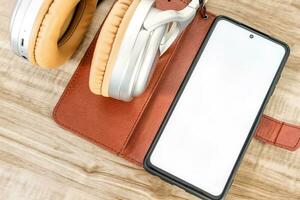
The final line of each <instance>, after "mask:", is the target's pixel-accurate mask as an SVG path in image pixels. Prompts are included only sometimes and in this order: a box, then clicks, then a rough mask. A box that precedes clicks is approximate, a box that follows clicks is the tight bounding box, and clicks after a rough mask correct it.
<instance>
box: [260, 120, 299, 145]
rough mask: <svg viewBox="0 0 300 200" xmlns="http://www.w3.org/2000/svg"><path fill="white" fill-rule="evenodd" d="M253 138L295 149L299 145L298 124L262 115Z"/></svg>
mask: <svg viewBox="0 0 300 200" xmlns="http://www.w3.org/2000/svg"><path fill="white" fill-rule="evenodd" d="M255 138H256V139H258V140H261V141H263V142H265V143H269V144H273V145H275V146H278V147H281V148H284V149H288V150H290V151H295V150H296V149H298V148H299V147H300V126H296V125H293V124H289V123H286V122H282V121H279V120H276V119H274V118H272V117H269V116H266V115H264V116H263V117H262V119H261V121H260V124H259V126H258V128H257V131H256V135H255Z"/></svg>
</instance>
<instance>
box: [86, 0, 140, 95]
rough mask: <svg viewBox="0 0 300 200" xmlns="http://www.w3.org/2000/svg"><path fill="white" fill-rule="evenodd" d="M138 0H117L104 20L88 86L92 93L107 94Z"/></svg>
mask: <svg viewBox="0 0 300 200" xmlns="http://www.w3.org/2000/svg"><path fill="white" fill-rule="evenodd" d="M139 3H140V0H118V1H117V2H116V3H115V5H114V6H113V8H112V10H111V12H110V14H109V15H108V17H107V19H106V20H105V22H104V24H103V26H102V29H101V32H100V34H99V38H98V41H97V44H96V48H95V51H94V57H93V61H92V66H91V71H90V80H89V86H90V90H91V91H92V92H93V93H94V94H98V95H103V96H107V97H108V96H109V95H108V85H109V80H110V77H111V74H112V70H113V66H114V63H115V60H116V58H117V56H118V52H119V49H120V47H121V44H122V39H123V38H124V35H125V32H126V29H127V27H128V25H129V22H130V20H131V18H132V16H133V15H134V12H135V10H136V8H137V6H138V4H139Z"/></svg>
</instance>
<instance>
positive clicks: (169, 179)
mask: <svg viewBox="0 0 300 200" xmlns="http://www.w3.org/2000/svg"><path fill="white" fill-rule="evenodd" d="M220 20H227V21H229V22H231V23H234V24H236V25H238V26H240V27H242V28H244V29H247V30H249V31H251V32H252V33H254V34H256V35H260V36H262V37H264V38H266V39H268V40H271V41H273V42H275V43H277V44H279V45H281V46H282V47H283V48H284V49H285V55H284V57H283V59H282V61H281V64H280V66H279V68H278V70H277V73H276V76H275V77H274V79H273V82H272V85H271V87H270V88H269V90H268V93H267V94H266V97H265V99H264V101H263V104H262V105H261V107H260V110H259V112H258V114H257V116H256V119H255V121H254V123H253V125H252V128H251V130H250V132H249V134H248V136H247V138H246V140H245V143H244V145H243V147H242V149H241V152H240V154H239V156H238V159H237V161H236V163H235V165H234V167H233V169H232V171H231V174H230V176H229V178H228V180H227V183H226V185H225V188H224V190H223V191H222V193H221V194H220V195H218V196H214V195H212V194H209V193H207V192H205V191H203V190H201V189H200V188H197V187H195V186H193V185H191V184H189V183H187V182H185V181H184V180H182V179H179V178H178V177H176V176H174V175H172V174H169V173H168V172H166V171H163V170H161V169H159V168H157V167H155V166H154V165H152V164H151V162H150V156H151V154H152V152H153V150H154V148H155V146H156V144H157V142H158V140H159V138H160V136H161V134H162V133H163V130H164V128H165V126H166V124H167V123H168V119H169V118H170V116H171V114H172V112H173V110H174V108H175V107H176V104H177V102H178V100H179V99H180V97H181V94H182V92H183V91H184V88H185V86H186V84H187V82H188V81H189V78H190V76H191V74H192V73H193V70H194V68H195V67H196V65H197V62H198V60H199V58H200V56H201V54H202V52H203V51H204V49H205V47H206V44H207V42H208V41H209V39H210V36H211V34H212V33H213V31H214V29H215V27H216V25H217V23H218V22H219V21H220ZM289 54H290V48H289V46H288V45H287V44H286V43H284V42H282V41H280V40H278V39H275V38H273V37H270V36H269V35H267V34H265V33H262V32H260V31H258V30H256V29H254V28H251V27H249V26H247V25H245V24H242V23H240V22H238V21H236V20H234V19H232V18H229V17H227V16H222V15H221V16H217V17H216V19H215V20H214V22H213V24H212V26H211V27H210V29H209V31H208V33H207V35H206V38H205V39H204V42H203V44H202V45H201V47H200V48H199V50H198V53H197V55H196V57H195V58H194V60H193V62H192V65H191V67H190V68H189V70H188V72H187V74H186V75H185V78H184V80H183V82H182V83H181V86H180V88H179V90H178V91H177V94H176V96H175V98H174V100H173V102H172V104H171V106H170V108H169V110H168V112H167V114H166V116H165V118H164V120H163V122H162V124H161V126H160V128H159V130H158V132H157V134H156V136H155V138H154V140H153V142H152V144H151V146H150V148H149V149H148V152H147V154H146V156H145V159H144V168H145V170H146V171H148V172H149V173H151V174H153V175H156V176H158V177H160V178H161V179H163V180H165V181H167V182H168V183H170V184H172V185H176V186H178V187H180V188H182V189H184V190H186V191H187V192H189V193H191V194H193V195H195V196H198V197H200V198H203V199H211V200H219V199H223V198H225V196H226V194H227V192H228V190H229V188H230V186H231V184H232V182H233V178H234V176H235V174H236V172H237V169H238V167H239V165H240V163H241V161H242V159H243V156H244V154H245V152H246V150H247V148H248V146H249V144H250V141H251V139H252V137H253V135H254V133H255V130H256V128H257V126H258V124H259V121H260V118H261V116H262V114H263V110H264V108H265V106H266V104H267V103H268V101H269V99H270V97H271V95H272V93H273V92H274V89H275V87H276V84H277V82H278V80H279V78H280V76H281V73H282V70H283V68H284V65H285V64H286V62H287V60H288V57H289Z"/></svg>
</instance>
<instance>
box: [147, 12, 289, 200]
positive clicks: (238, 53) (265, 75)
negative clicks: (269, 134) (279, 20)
mask: <svg viewBox="0 0 300 200" xmlns="http://www.w3.org/2000/svg"><path fill="white" fill-rule="evenodd" d="M288 55H289V47H288V46H287V45H286V44H285V43H283V42H281V41H279V40H276V39H274V38H272V37H270V36H268V35H266V34H264V33H261V32H259V31H257V30H254V29H253V28H250V27H248V26H246V25H244V24H241V23H239V22H237V21H235V20H233V19H230V18H228V17H225V16H219V17H217V18H216V19H215V21H214V23H213V25H212V27H211V28H210V31H209V33H208V35H207V36H206V39H205V41H204V43H203V45H202V47H201V48H200V50H199V52H198V54H197V56H196V58H195V59H194V61H193V64H192V66H191V67H190V69H189V71H188V73H187V75H186V77H185V79H184V81H183V83H182V85H181V87H180V89H179V91H178V92H177V95H176V97H175V99H174V101H173V103H172V105H171V107H170V109H169V111H168V113H167V115H166V116H165V119H164V121H163V123H162V125H161V127H160V129H159V131H158V133H157V135H156V137H155V139H154V141H153V143H152V145H151V147H150V149H149V150H148V153H147V155H146V157H145V160H144V168H145V169H146V170H147V171H148V172H150V173H152V174H154V175H157V176H159V177H161V178H162V179H164V180H166V181H168V182H169V183H171V184H175V185H177V186H179V187H181V188H183V189H185V190H186V191H188V192H190V193H193V194H194V195H197V196H199V197H201V198H204V199H224V198H225V195H226V193H227V192H228V189H229V187H230V186H231V183H232V180H233V177H234V174H235V172H236V170H237V168H238V166H239V164H240V162H241V160H242V157H243V155H244V153H245V151H246V149H247V146H248V144H249V143H250V140H251V138H252V136H253V134H254V132H255V129H256V126H257V124H258V122H259V119H260V117H261V115H262V112H263V110H264V107H265V105H266V103H267V102H268V99H269V97H270V96H271V95H272V92H273V90H274V87H275V85H276V83H277V81H278V79H279V77H280V73H281V71H282V69H283V66H284V64H285V62H286V61H287V58H288ZM178 67H180V66H178Z"/></svg>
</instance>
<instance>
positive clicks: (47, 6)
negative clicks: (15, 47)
mask: <svg viewBox="0 0 300 200" xmlns="http://www.w3.org/2000/svg"><path fill="white" fill-rule="evenodd" d="M96 4H97V1H96V0H68V1H66V0H45V1H44V3H43V6H42V8H41V9H40V12H39V16H38V18H37V19H36V22H35V24H34V29H33V31H32V34H31V41H30V46H29V60H30V61H31V62H32V63H36V64H38V65H40V66H42V67H49V68H53V67H57V66H59V65H61V64H63V63H64V62H66V61H67V60H68V59H69V58H70V57H71V56H72V55H73V53H74V52H75V50H76V49H77V47H78V46H79V44H80V42H81V40H82V38H83V37H84V34H85V32H86V31H87V28H88V26H89V24H90V21H91V19H92V16H93V13H94V11H95V9H96ZM74 9H76V11H75V13H74V17H73V19H72V22H71V24H70V26H69V27H68V28H67V30H66V32H65V34H64V35H63V36H62V37H61V33H62V32H63V31H64V29H65V25H66V23H68V21H69V20H70V15H72V12H73V11H74ZM60 37H61V39H60Z"/></svg>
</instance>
